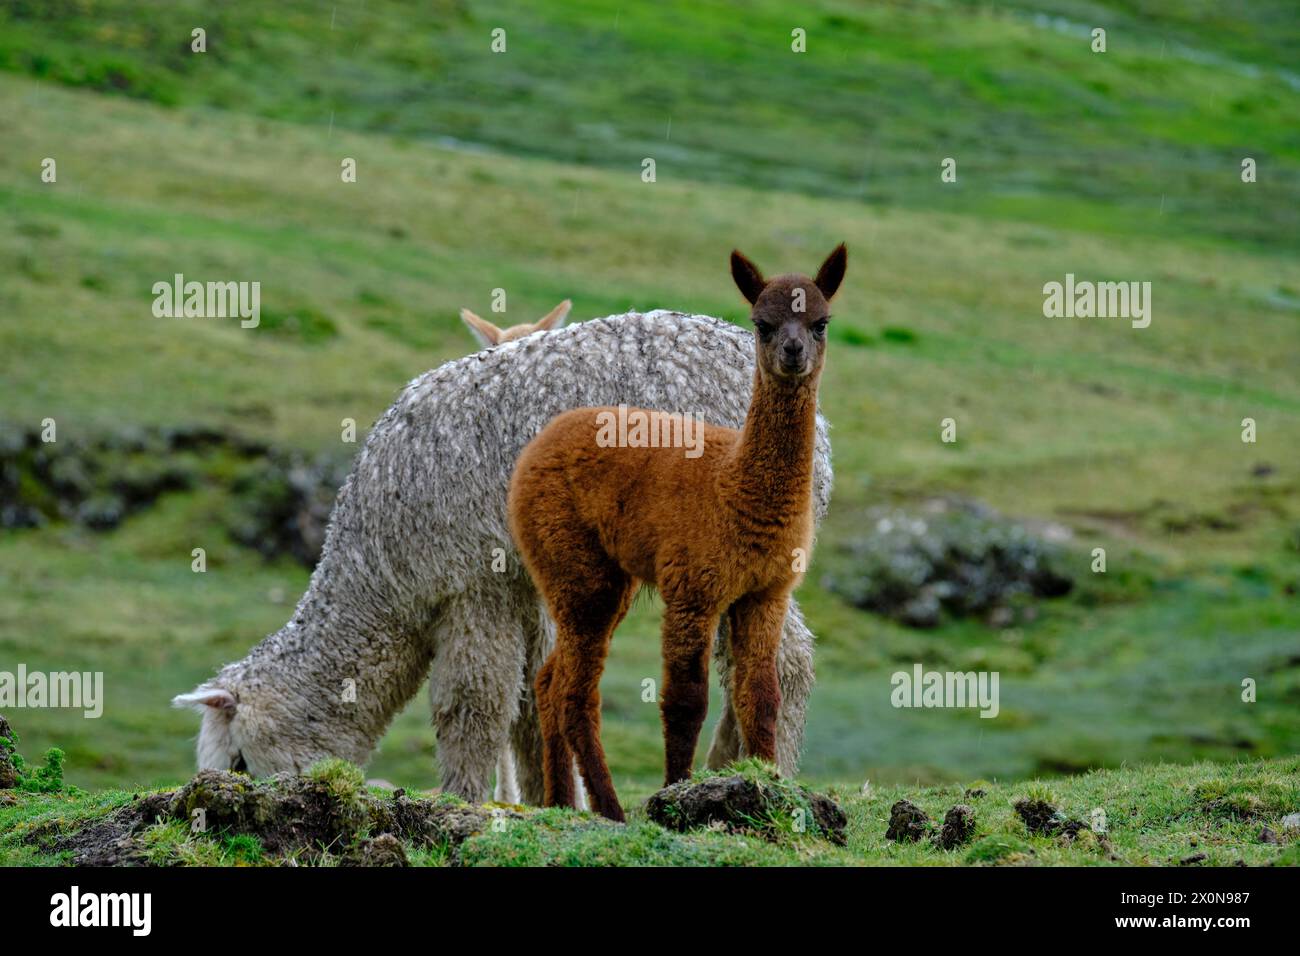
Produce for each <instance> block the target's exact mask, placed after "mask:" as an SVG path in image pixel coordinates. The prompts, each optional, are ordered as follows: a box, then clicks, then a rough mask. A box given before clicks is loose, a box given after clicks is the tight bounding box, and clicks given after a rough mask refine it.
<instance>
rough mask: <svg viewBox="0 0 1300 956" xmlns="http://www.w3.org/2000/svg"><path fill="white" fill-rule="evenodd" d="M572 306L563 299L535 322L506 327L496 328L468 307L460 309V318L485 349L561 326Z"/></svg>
mask: <svg viewBox="0 0 1300 956" xmlns="http://www.w3.org/2000/svg"><path fill="white" fill-rule="evenodd" d="M572 308H573V303H572V302H570V301H569V300H568V299H565V300H564V301H563V302H561V303H560V304H559V305H557V306H556V307H555V308H553V309H551V311H550V312H547V313H546V314H545V315H544V316H542V317H541V318H540V319H538V320H537V321H536V322H524V323H523V324H521V325H512V326H510V328H508V329H499V328H497V327H496V326H495V325H493V324H492V323H491V322H489V321H488V320H487V319H484V318H480V317H479V316H477V315H475V314H474V313H473V312H471V311H470V310H469V309H461V310H460V320H461V321H462V322H464V323H465V325H466V326H467V327H468V328H469V330H470V331H471V332H473V333H474V338H476V339H478V340H479V344H481V345H482V346H483V347H484V348H485V349H486V348H491V347H492V346H494V345H500V344H501V343H502V342H513V341H514V340H515V339H522V338H523V337H524V336H525V335H532V334H533V333H534V332H549V331H550V330H551V329H558V328H561V327H563V325H564V320H565V319H566V318H568V315H569V310H570V309H572Z"/></svg>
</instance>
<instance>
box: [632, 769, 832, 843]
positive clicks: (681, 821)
mask: <svg viewBox="0 0 1300 956" xmlns="http://www.w3.org/2000/svg"><path fill="white" fill-rule="evenodd" d="M753 763H756V762H753ZM738 769H739V771H740V772H737V773H730V774H728V773H726V772H723V773H722V774H717V775H713V774H705V775H699V776H697V777H695V778H693V779H691V780H685V781H682V782H681V783H676V784H673V785H672V786H670V787H665V788H664V789H662V790H660V791H658V792H657V793H655V794H653V795H652V796H651V797H650V800H649V802H648V803H647V804H646V815H647V816H648V817H649V818H650V819H651V820H653V821H654V822H655V823H658V824H659V825H660V826H663V827H666V828H668V829H670V830H678V831H686V830H693V829H697V828H702V827H724V828H726V829H728V830H731V831H735V832H749V833H757V834H759V835H761V836H764V837H766V838H769V839H779V838H781V837H782V836H786V835H796V834H798V835H802V834H811V835H813V836H820V837H823V838H824V839H827V840H829V841H831V842H832V843H835V844H839V845H843V844H844V830H845V826H846V823H847V821H846V818H845V816H844V811H842V810H841V809H840V808H839V806H838V805H837V804H836V803H835V801H834V800H832V799H831V798H830V797H828V796H826V795H825V794H820V793H813V792H812V791H809V790H805V789H804V788H803V787H800V786H799V785H797V784H795V783H792V782H790V781H788V780H782V779H780V778H779V777H777V776H776V774H775V773H773V772H771V771H770V769H768V768H766V767H765V766H761V765H759V766H753V765H741V766H740V767H738Z"/></svg>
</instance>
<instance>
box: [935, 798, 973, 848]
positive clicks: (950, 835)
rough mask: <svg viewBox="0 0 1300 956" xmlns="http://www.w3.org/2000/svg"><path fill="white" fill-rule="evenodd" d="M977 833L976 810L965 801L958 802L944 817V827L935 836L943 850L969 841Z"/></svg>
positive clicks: (936, 842) (936, 841) (937, 843)
mask: <svg viewBox="0 0 1300 956" xmlns="http://www.w3.org/2000/svg"><path fill="white" fill-rule="evenodd" d="M974 835H975V811H974V810H972V809H971V808H970V807H968V806H966V805H965V804H963V803H959V804H957V805H956V806H955V807H953V808H952V809H951V810H949V811H948V813H947V814H946V815H945V816H944V818H943V827H942V829H940V831H939V833H938V834H937V835H936V837H935V844H936V845H937V846H938V847H939V848H940V849H943V850H951V849H953V848H954V847H959V846H962V845H963V844H965V843H969V842H970V839H971V837H973V836H974Z"/></svg>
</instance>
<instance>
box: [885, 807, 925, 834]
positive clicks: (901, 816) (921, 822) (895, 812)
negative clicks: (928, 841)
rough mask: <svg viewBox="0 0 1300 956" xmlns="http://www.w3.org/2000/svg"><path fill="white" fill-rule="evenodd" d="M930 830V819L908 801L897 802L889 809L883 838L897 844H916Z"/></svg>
mask: <svg viewBox="0 0 1300 956" xmlns="http://www.w3.org/2000/svg"><path fill="white" fill-rule="evenodd" d="M929 829H930V818H929V817H928V816H926V814H925V811H924V810H922V809H921V808H920V807H918V806H917V805H916V804H914V803H912V802H911V801H910V800H899V801H898V802H897V803H895V804H894V805H893V806H892V807H890V808H889V828H888V829H887V830H885V838H886V839H889V840H895V841H897V842H899V843H917V842H919V841H920V840H921V838H922V837H924V836H925V834H926V831H927V830H929Z"/></svg>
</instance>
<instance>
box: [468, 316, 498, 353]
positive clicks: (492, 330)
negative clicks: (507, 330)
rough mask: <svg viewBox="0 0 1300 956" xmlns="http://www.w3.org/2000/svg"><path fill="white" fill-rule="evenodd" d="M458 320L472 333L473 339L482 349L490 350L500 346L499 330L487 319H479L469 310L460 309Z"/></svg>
mask: <svg viewBox="0 0 1300 956" xmlns="http://www.w3.org/2000/svg"><path fill="white" fill-rule="evenodd" d="M460 320H461V321H462V322H464V323H465V325H466V326H467V327H468V328H469V330H470V331H471V332H473V333H474V338H476V339H478V340H479V344H480V345H482V346H483V347H485V348H491V347H492V346H494V345H499V344H500V342H501V330H500V329H498V328H497V327H496V326H495V325H493V324H492V323H491V322H489V321H488V320H487V319H480V318H479V317H478V316H477V315H475V314H474V313H473V312H471V311H470V310H469V309H461V310H460Z"/></svg>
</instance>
